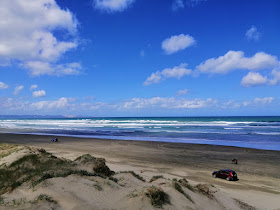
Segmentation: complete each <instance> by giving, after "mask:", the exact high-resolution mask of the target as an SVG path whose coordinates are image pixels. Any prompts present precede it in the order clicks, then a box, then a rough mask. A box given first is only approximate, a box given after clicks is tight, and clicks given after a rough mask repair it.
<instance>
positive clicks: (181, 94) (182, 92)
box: [176, 89, 189, 96]
mask: <svg viewBox="0 0 280 210" xmlns="http://www.w3.org/2000/svg"><path fill="white" fill-rule="evenodd" d="M188 93H189V89H184V90H179V91H178V92H177V93H176V96H185V95H187V94H188Z"/></svg>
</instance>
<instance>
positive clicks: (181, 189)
mask: <svg viewBox="0 0 280 210" xmlns="http://www.w3.org/2000/svg"><path fill="white" fill-rule="evenodd" d="M173 187H174V188H175V189H176V190H177V191H178V192H180V193H181V194H183V195H184V196H185V197H186V198H187V199H188V200H189V201H191V202H192V203H194V201H193V200H192V198H191V196H189V195H188V194H187V193H185V191H184V190H183V188H182V186H181V185H180V183H179V182H177V181H173Z"/></svg>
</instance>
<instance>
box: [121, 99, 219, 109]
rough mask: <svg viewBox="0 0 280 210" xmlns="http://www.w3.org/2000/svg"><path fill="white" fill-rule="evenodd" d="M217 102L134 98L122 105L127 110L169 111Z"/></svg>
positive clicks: (212, 100)
mask: <svg viewBox="0 0 280 210" xmlns="http://www.w3.org/2000/svg"><path fill="white" fill-rule="evenodd" d="M216 103H217V101H216V100H214V99H212V98H208V99H206V100H203V99H198V98H196V99H192V100H189V99H186V98H181V99H176V98H161V97H153V98H133V99H131V100H129V101H127V102H125V103H124V104H123V105H122V108H125V109H143V108H151V107H158V108H168V109H195V108H204V107H207V106H211V105H213V104H216Z"/></svg>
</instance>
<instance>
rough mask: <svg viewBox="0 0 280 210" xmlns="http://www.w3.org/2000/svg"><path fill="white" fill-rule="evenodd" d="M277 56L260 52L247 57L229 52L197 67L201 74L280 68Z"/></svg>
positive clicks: (240, 52)
mask: <svg viewBox="0 0 280 210" xmlns="http://www.w3.org/2000/svg"><path fill="white" fill-rule="evenodd" d="M279 65H280V63H279V61H278V59H277V57H276V56H272V55H270V54H266V53H264V52H258V53H256V54H255V55H253V56H252V57H245V56H244V52H242V51H229V52H227V53H226V54H225V55H223V56H220V57H218V58H211V59H208V60H206V61H204V62H203V63H201V64H200V65H198V66H197V67H196V69H197V71H199V72H201V73H213V74H226V73H228V72H230V71H233V70H237V69H245V70H262V69H273V68H275V67H279Z"/></svg>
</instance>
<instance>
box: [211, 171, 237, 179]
mask: <svg viewBox="0 0 280 210" xmlns="http://www.w3.org/2000/svg"><path fill="white" fill-rule="evenodd" d="M212 176H213V177H214V178H222V179H226V180H227V181H232V180H238V178H237V173H235V171H233V170H229V169H222V170H219V171H214V172H213V173H212Z"/></svg>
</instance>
